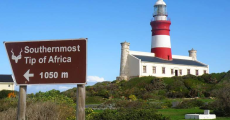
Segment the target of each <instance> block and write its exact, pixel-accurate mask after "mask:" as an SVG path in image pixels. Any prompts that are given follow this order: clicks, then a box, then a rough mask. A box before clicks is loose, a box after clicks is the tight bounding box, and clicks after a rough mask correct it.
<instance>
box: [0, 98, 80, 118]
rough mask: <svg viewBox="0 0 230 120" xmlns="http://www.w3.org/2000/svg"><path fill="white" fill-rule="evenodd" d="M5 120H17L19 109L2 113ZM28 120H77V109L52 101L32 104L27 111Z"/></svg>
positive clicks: (1, 116) (1, 115)
mask: <svg viewBox="0 0 230 120" xmlns="http://www.w3.org/2000/svg"><path fill="white" fill-rule="evenodd" d="M0 118H4V120H16V119H17V108H10V109H8V110H6V111H4V112H0ZM26 119H27V120H66V119H67V120H75V119H76V117H75V108H74V107H69V106H66V105H65V104H62V105H61V104H56V103H53V102H50V101H47V102H37V103H35V104H31V105H29V106H28V107H27V109H26Z"/></svg>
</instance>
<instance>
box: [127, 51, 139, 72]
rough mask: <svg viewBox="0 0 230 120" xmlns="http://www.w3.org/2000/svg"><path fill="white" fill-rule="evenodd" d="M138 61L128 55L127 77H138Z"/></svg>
mask: <svg viewBox="0 0 230 120" xmlns="http://www.w3.org/2000/svg"><path fill="white" fill-rule="evenodd" d="M140 62H141V61H140V60H139V59H137V58H136V57H134V56H132V55H129V56H128V63H129V76H140V74H139V73H140V71H139V70H140Z"/></svg>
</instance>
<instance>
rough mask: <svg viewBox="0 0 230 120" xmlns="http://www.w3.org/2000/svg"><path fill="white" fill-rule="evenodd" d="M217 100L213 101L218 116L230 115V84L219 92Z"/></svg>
mask: <svg viewBox="0 0 230 120" xmlns="http://www.w3.org/2000/svg"><path fill="white" fill-rule="evenodd" d="M216 96H217V100H216V101H215V102H214V103H213V106H215V107H213V108H214V113H215V114H216V115H218V116H230V84H227V85H226V86H225V87H224V88H222V89H220V90H219V91H218V92H217V95H216Z"/></svg>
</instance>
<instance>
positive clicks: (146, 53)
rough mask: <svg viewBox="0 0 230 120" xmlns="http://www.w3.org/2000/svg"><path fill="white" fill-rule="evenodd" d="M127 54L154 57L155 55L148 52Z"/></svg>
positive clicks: (130, 52)
mask: <svg viewBox="0 0 230 120" xmlns="http://www.w3.org/2000/svg"><path fill="white" fill-rule="evenodd" d="M129 54H131V55H142V56H151V57H155V53H150V52H140V51H129Z"/></svg>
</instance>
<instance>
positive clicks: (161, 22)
mask: <svg viewBox="0 0 230 120" xmlns="http://www.w3.org/2000/svg"><path fill="white" fill-rule="evenodd" d="M153 17H154V19H153V20H152V21H151V22H150V25H151V27H152V30H151V31H152V46H151V53H148V52H137V51H130V50H129V46H130V43H128V42H123V43H121V64H120V76H119V77H117V80H129V79H131V78H133V77H142V76H156V77H173V76H183V75H188V74H192V75H196V76H199V75H203V74H206V73H209V66H208V65H206V64H204V63H201V62H199V61H198V60H197V57H196V56H197V55H196V53H197V51H196V50H194V49H192V50H189V51H188V52H189V56H178V55H172V52H171V40H170V25H171V21H170V20H168V18H167V17H168V14H167V7H166V3H165V2H164V1H163V0H158V1H157V2H156V4H155V5H154V15H153Z"/></svg>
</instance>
